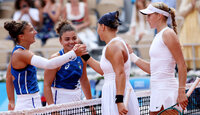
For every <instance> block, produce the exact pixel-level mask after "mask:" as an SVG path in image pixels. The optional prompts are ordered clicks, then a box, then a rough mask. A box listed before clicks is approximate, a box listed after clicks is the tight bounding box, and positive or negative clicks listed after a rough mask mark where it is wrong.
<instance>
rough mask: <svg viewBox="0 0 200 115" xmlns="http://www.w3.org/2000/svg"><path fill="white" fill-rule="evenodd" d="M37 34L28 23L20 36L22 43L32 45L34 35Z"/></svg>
mask: <svg viewBox="0 0 200 115" xmlns="http://www.w3.org/2000/svg"><path fill="white" fill-rule="evenodd" d="M36 34H37V31H35V29H34V28H33V26H32V25H31V24H30V23H29V24H28V25H27V26H26V27H25V29H24V34H22V37H21V38H22V39H23V41H26V42H28V43H34V42H35V35H36Z"/></svg>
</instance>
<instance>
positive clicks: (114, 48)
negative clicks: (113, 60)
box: [106, 40, 124, 54]
mask: <svg viewBox="0 0 200 115" xmlns="http://www.w3.org/2000/svg"><path fill="white" fill-rule="evenodd" d="M123 49H124V45H123V43H122V41H120V40H115V41H113V42H112V43H110V44H109V45H108V46H107V49H106V51H108V52H111V53H113V54H115V53H116V52H118V51H122V50H123Z"/></svg>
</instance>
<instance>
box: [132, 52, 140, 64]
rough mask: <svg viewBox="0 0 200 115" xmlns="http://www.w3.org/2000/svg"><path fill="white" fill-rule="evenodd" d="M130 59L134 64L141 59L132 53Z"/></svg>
mask: <svg viewBox="0 0 200 115" xmlns="http://www.w3.org/2000/svg"><path fill="white" fill-rule="evenodd" d="M130 57H131V61H132V62H133V63H135V62H136V61H137V60H138V59H139V57H138V56H136V55H135V54H134V53H131V54H130Z"/></svg>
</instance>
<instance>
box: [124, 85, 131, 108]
mask: <svg viewBox="0 0 200 115" xmlns="http://www.w3.org/2000/svg"><path fill="white" fill-rule="evenodd" d="M131 91H132V89H131V88H129V89H127V92H126V95H125V97H124V105H125V107H126V109H128V101H129V98H130V94H131Z"/></svg>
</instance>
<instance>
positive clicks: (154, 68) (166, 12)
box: [131, 2, 188, 115]
mask: <svg viewBox="0 0 200 115" xmlns="http://www.w3.org/2000/svg"><path fill="white" fill-rule="evenodd" d="M140 12H141V13H142V14H144V15H147V21H148V23H149V24H150V26H151V28H156V29H157V30H158V34H157V35H156V36H155V38H154V40H153V42H152V44H151V47H150V51H149V55H150V63H149V62H146V61H144V60H142V59H141V58H139V57H137V56H136V55H135V54H134V53H132V54H131V60H132V61H133V62H134V63H135V64H136V65H137V66H138V67H140V68H141V69H142V70H144V71H145V72H147V73H149V74H151V97H150V115H157V114H158V112H159V111H161V110H163V109H166V108H168V107H170V106H172V105H174V104H176V103H177V102H178V103H179V105H180V107H182V108H183V109H185V108H186V106H187V103H188V100H187V97H186V94H185V85H186V77H187V69H186V65H185V62H184V58H183V54H182V51H181V46H180V43H179V41H178V38H177V35H176V22H175V10H174V9H172V8H168V6H167V5H166V4H164V3H162V2H157V3H153V4H150V5H149V6H148V7H147V8H146V9H144V10H140ZM169 16H171V17H172V25H173V29H170V28H168V27H167V18H168V17H169ZM176 64H177V65H178V72H179V73H178V75H179V82H178V81H177V79H176V78H175V65H176Z"/></svg>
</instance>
